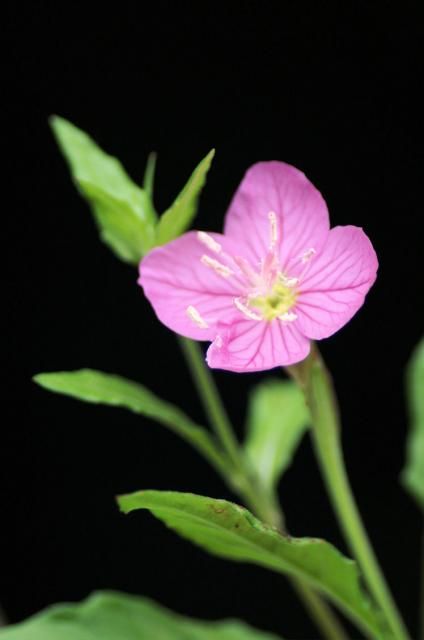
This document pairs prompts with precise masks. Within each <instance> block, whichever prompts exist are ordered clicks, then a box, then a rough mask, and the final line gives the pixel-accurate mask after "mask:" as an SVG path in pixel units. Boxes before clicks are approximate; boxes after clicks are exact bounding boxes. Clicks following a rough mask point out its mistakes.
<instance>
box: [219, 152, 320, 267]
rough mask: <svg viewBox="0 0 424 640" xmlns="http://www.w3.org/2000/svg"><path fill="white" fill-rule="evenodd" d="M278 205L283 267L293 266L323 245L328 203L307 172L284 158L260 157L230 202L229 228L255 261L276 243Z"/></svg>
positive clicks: (230, 232) (229, 232) (226, 227)
mask: <svg viewBox="0 0 424 640" xmlns="http://www.w3.org/2000/svg"><path fill="white" fill-rule="evenodd" d="M270 211H272V212H274V213H275V214H276V216H277V227H278V232H279V233H278V235H279V241H278V243H277V245H279V247H280V255H281V264H282V267H283V268H284V269H285V270H286V269H290V267H291V265H292V264H293V262H295V261H299V259H300V257H301V255H302V254H303V253H304V252H305V251H307V250H308V249H310V248H311V247H313V248H314V249H315V250H319V249H320V248H321V246H322V245H323V243H324V241H325V239H326V236H327V234H328V230H329V218H328V210H327V205H326V204H325V201H324V199H323V197H322V196H321V194H320V192H319V191H318V190H317V189H316V188H315V187H314V186H313V184H312V183H311V182H310V181H309V180H308V179H307V178H306V176H305V175H304V174H303V173H302V172H301V171H299V170H298V169H296V168H295V167H292V166H291V165H289V164H285V163H284V162H276V161H273V162H259V163H258V164H255V165H253V166H252V167H251V168H250V169H249V170H248V171H247V172H246V175H245V176H244V178H243V180H242V182H241V184H240V186H239V188H238V189H237V191H236V193H235V195H234V198H233V200H232V202H231V204H230V207H229V209H228V212H227V216H226V220H225V230H224V233H225V234H226V235H228V236H229V237H231V238H233V239H234V240H236V241H237V242H238V243H239V244H242V245H243V246H244V247H245V253H246V254H247V257H248V259H249V260H251V262H252V263H254V264H255V263H257V262H258V261H259V260H260V259H261V258H264V256H265V255H266V254H267V252H268V251H269V248H270V244H271V231H270V221H269V217H268V214H269V212H270Z"/></svg>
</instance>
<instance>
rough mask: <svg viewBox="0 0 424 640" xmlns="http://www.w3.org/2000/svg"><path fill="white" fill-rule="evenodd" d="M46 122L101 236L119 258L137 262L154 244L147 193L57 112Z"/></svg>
mask: <svg viewBox="0 0 424 640" xmlns="http://www.w3.org/2000/svg"><path fill="white" fill-rule="evenodd" d="M50 124H51V127H52V130H53V133H54V135H55V137H56V140H57V142H58V144H59V146H60V148H61V150H62V152H63V154H64V156H65V158H66V160H67V161H68V163H69V166H70V169H71V173H72V177H73V180H74V182H75V184H76V186H77V188H78V190H79V191H80V193H81V194H82V195H83V196H84V197H85V199H86V200H87V201H88V203H89V204H90V206H91V209H92V212H93V215H94V218H95V220H96V223H97V226H98V229H99V232H100V236H101V238H102V240H103V241H104V242H105V243H106V244H107V245H108V246H109V248H110V249H112V251H114V253H115V254H116V255H117V256H118V257H119V258H120V259H121V260H124V261H125V262H130V263H133V264H138V262H139V261H140V258H141V257H142V256H143V255H144V254H145V253H146V252H147V251H149V250H150V249H151V248H152V247H153V245H154V235H155V224H156V217H155V214H154V211H153V208H152V205H151V200H150V199H149V197H148V195H147V193H146V192H145V191H144V190H143V189H140V187H138V186H137V185H136V184H135V183H134V182H133V181H132V180H131V178H129V176H128V175H127V173H126V172H125V170H124V168H123V167H122V165H121V163H120V162H119V161H118V160H117V159H116V158H114V157H113V156H110V155H108V154H106V153H105V152H104V151H102V149H100V147H99V146H98V145H97V144H96V143H95V142H94V140H92V139H91V138H90V137H89V136H88V135H87V134H86V133H84V131H81V130H80V129H78V128H77V127H75V126H74V125H73V124H71V123H70V122H68V121H67V120H64V119H63V118H59V117H58V116H53V117H52V118H51V119H50Z"/></svg>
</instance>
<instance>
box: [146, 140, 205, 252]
mask: <svg viewBox="0 0 424 640" xmlns="http://www.w3.org/2000/svg"><path fill="white" fill-rule="evenodd" d="M214 155H215V149H212V150H211V151H209V153H208V154H207V155H206V156H205V157H204V158H203V160H201V162H200V163H199V164H198V165H197V167H196V168H195V170H194V171H193V173H192V174H191V176H190V178H189V179H188V181H187V183H186V184H185V186H184V187H183V189H182V191H181V192H180V193H179V195H178V196H177V198H176V199H175V201H174V203H173V204H172V205H171V206H170V207H169V209H167V210H166V211H165V212H164V213H163V214H162V216H161V217H160V218H159V223H158V225H157V228H156V243H157V244H159V245H161V244H165V243H167V242H170V240H173V239H174V238H177V237H178V236H180V235H181V234H182V233H183V232H184V231H186V229H188V227H189V226H190V224H191V222H192V220H193V218H194V216H195V215H196V212H197V203H198V200H199V197H200V192H201V190H202V189H203V187H204V185H205V183H206V175H207V173H208V171H209V169H210V166H211V164H212V160H213V157H214Z"/></svg>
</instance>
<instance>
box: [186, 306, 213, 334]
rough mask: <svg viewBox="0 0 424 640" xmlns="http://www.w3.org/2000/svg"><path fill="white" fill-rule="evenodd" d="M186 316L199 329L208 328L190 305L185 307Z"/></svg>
mask: <svg viewBox="0 0 424 640" xmlns="http://www.w3.org/2000/svg"><path fill="white" fill-rule="evenodd" d="M186 314H187V315H188V317H189V318H190V320H192V321H193V322H194V324H196V325H197V326H198V327H199V329H208V327H209V325H208V323H207V322H205V321H204V320H203V318H202V316H201V315H200V313H199V312H198V311H197V309H196V308H195V307H193V306H191V305H190V306H189V307H187V309H186Z"/></svg>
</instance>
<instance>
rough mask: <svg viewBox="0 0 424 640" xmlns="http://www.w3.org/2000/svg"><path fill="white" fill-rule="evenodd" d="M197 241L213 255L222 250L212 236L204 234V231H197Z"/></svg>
mask: <svg viewBox="0 0 424 640" xmlns="http://www.w3.org/2000/svg"><path fill="white" fill-rule="evenodd" d="M197 239H198V240H200V242H201V243H202V244H204V245H205V247H207V248H208V249H210V250H211V251H213V252H214V253H221V249H222V247H221V245H220V244H219V242H217V241H216V240H214V239H213V238H212V236H210V235H209V233H205V232H204V231H198V232H197Z"/></svg>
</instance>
